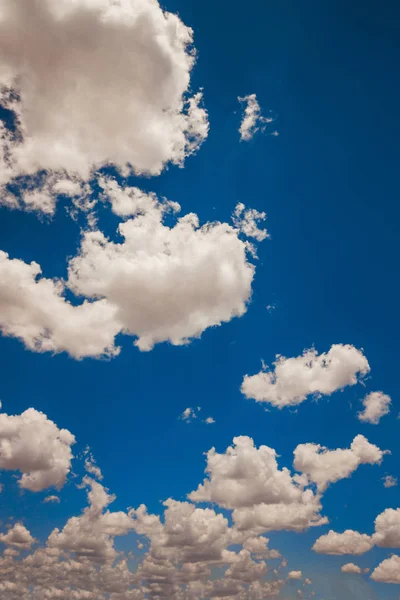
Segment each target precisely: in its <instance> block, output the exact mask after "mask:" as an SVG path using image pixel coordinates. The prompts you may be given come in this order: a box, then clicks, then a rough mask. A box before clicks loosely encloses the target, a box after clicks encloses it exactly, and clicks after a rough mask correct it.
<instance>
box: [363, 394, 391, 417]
mask: <svg viewBox="0 0 400 600" xmlns="http://www.w3.org/2000/svg"><path fill="white" fill-rule="evenodd" d="M391 403H392V400H391V398H390V396H387V394H384V393H383V392H371V393H370V394H367V395H366V396H365V398H364V400H363V405H364V410H363V411H362V412H359V413H358V419H359V420H360V421H362V422H364V423H372V424H373V425H377V424H378V423H379V421H380V420H381V418H382V417H384V416H385V415H387V414H389V412H390V405H391Z"/></svg>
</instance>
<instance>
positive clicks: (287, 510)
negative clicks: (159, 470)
mask: <svg viewBox="0 0 400 600" xmlns="http://www.w3.org/2000/svg"><path fill="white" fill-rule="evenodd" d="M206 473H207V478H206V479H204V481H203V483H202V484H200V485H199V486H198V488H197V490H195V491H193V492H191V493H190V494H189V496H188V497H189V499H190V500H192V501H193V502H212V503H215V504H217V505H219V506H221V507H223V508H227V509H231V510H233V513H232V517H233V521H234V523H235V524H236V526H237V528H238V529H239V530H241V531H244V530H254V531H257V532H258V533H264V532H267V531H273V530H280V529H288V530H297V531H300V530H302V529H306V528H308V527H311V526H316V525H321V524H322V523H326V522H327V520H326V519H325V518H323V517H321V515H320V514H319V511H320V510H321V504H320V501H319V498H318V497H316V496H315V495H314V494H313V492H312V490H304V485H305V483H306V481H305V482H304V481H303V480H302V478H301V477H299V476H296V475H295V476H293V477H292V475H291V473H290V471H289V470H288V469H286V468H283V469H282V470H280V469H279V468H278V464H277V455H276V452H275V450H273V449H272V448H269V447H268V446H260V448H256V447H255V445H254V442H253V440H252V439H251V438H249V437H247V436H239V437H236V438H234V440H233V446H229V447H228V448H227V450H226V452H225V453H224V454H219V453H217V452H216V450H215V449H214V448H212V449H211V450H209V452H208V453H207V468H206Z"/></svg>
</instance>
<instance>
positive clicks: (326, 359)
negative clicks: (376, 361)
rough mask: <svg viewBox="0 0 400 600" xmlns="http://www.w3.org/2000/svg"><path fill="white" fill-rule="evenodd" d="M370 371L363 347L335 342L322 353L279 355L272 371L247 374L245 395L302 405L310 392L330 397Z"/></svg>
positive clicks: (311, 351)
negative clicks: (359, 348)
mask: <svg viewBox="0 0 400 600" xmlns="http://www.w3.org/2000/svg"><path fill="white" fill-rule="evenodd" d="M369 371H370V367H369V364H368V361H367V359H366V358H365V356H364V354H363V353H362V352H361V351H360V350H357V348H355V347H354V346H351V345H349V344H347V345H344V344H334V345H333V346H332V347H331V349H330V350H329V352H327V353H323V354H318V353H317V351H316V350H314V349H310V350H304V352H303V354H302V355H301V356H297V357H295V358H285V357H284V356H279V355H278V356H277V360H276V361H275V362H274V370H273V371H268V370H263V371H260V372H259V373H257V375H252V376H249V375H245V377H244V379H243V383H242V388H241V389H242V393H243V394H244V395H245V396H246V398H253V399H254V400H256V401H257V402H268V403H269V404H272V405H273V406H276V407H277V408H283V407H284V406H294V405H297V404H301V403H302V402H304V400H306V398H307V396H310V395H317V396H319V395H327V396H329V395H330V394H332V393H333V392H335V391H337V390H341V389H343V388H344V387H346V386H348V385H355V384H356V383H357V382H358V381H359V378H360V377H362V376H364V375H366V374H367V373H368V372H369Z"/></svg>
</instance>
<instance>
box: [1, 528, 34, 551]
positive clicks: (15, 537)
mask: <svg viewBox="0 0 400 600" xmlns="http://www.w3.org/2000/svg"><path fill="white" fill-rule="evenodd" d="M0 542H2V543H3V544H5V545H6V546H12V547H13V548H17V549H20V550H25V549H27V548H30V547H31V546H32V544H34V543H35V538H33V537H32V535H31V533H30V531H28V529H27V528H26V527H25V525H23V524H22V523H15V525H14V526H13V527H11V528H10V529H9V530H8V532H7V533H1V534H0Z"/></svg>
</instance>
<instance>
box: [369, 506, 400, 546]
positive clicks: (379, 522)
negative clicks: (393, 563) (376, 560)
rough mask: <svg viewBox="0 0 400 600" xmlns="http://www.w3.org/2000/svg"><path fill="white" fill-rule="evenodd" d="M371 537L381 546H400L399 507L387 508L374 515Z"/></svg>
mask: <svg viewBox="0 0 400 600" xmlns="http://www.w3.org/2000/svg"><path fill="white" fill-rule="evenodd" d="M373 539H374V542H375V544H376V545H377V546H380V547H381V548H400V508H397V509H393V508H387V509H386V510H384V511H383V512H382V513H381V514H380V515H378V516H377V517H376V519H375V534H374V536H373Z"/></svg>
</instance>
